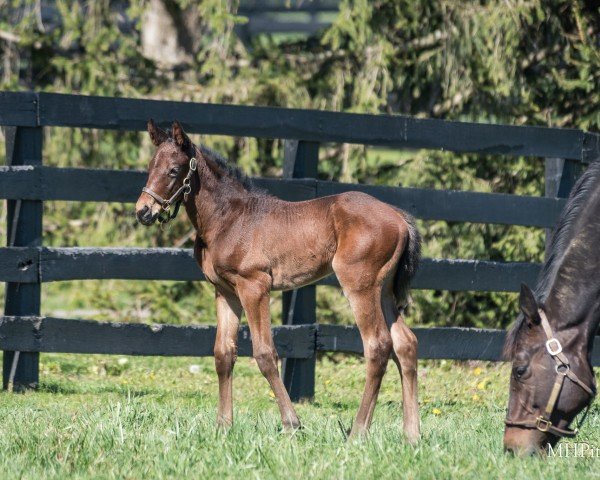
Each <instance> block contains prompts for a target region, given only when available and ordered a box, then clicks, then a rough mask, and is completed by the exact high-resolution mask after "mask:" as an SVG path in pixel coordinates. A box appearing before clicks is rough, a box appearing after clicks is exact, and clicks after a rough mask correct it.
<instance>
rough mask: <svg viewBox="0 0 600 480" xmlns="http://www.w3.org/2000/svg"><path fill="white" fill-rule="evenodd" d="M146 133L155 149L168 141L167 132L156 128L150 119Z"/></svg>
mask: <svg viewBox="0 0 600 480" xmlns="http://www.w3.org/2000/svg"><path fill="white" fill-rule="evenodd" d="M148 133H149V134H150V139H151V140H152V143H153V144H154V145H155V146H157V147H158V146H159V145H160V144H161V143H163V142H166V141H167V140H168V139H169V135H168V134H167V132H165V131H164V130H163V129H162V128H160V127H157V126H156V124H155V123H154V120H152V119H150V120H148Z"/></svg>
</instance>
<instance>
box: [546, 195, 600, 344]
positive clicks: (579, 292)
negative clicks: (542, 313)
mask: <svg viewBox="0 0 600 480" xmlns="http://www.w3.org/2000/svg"><path fill="white" fill-rule="evenodd" d="M599 211H600V185H599V186H598V187H597V188H596V191H594V192H592V193H591V194H590V196H589V197H588V199H587V202H586V205H585V209H584V210H583V211H582V212H581V215H580V217H579V218H578V219H577V224H576V225H575V232H574V234H573V236H572V237H571V238H570V241H569V244H568V246H567V248H566V249H565V251H564V253H563V254H562V258H561V262H560V265H559V266H558V268H557V270H556V276H555V279H554V282H553V284H552V288H551V289H550V291H549V295H548V297H547V299H546V302H545V303H546V308H547V309H548V310H549V311H551V312H552V318H553V320H554V323H555V325H554V327H555V328H556V329H557V330H558V331H560V330H573V331H574V332H576V333H577V337H578V340H577V341H579V342H586V343H587V344H588V345H589V346H590V350H591V346H592V345H593V340H594V336H595V335H596V332H597V331H598V325H599V324H600V275H598V273H597V272H598V264H599V262H600V254H599V253H598V250H599V249H598V245H600V218H599V217H598V214H597V212H599Z"/></svg>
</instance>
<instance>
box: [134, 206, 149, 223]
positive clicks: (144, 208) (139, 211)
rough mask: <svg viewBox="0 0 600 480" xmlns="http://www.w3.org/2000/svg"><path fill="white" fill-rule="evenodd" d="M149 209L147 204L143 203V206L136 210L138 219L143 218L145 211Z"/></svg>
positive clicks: (145, 214)
mask: <svg viewBox="0 0 600 480" xmlns="http://www.w3.org/2000/svg"><path fill="white" fill-rule="evenodd" d="M149 211H150V207H149V206H148V205H144V207H143V208H141V209H140V210H138V211H137V217H138V219H140V220H143V219H144V217H147V216H148V215H147V213H149Z"/></svg>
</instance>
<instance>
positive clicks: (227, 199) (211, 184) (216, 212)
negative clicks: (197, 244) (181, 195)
mask: <svg viewBox="0 0 600 480" xmlns="http://www.w3.org/2000/svg"><path fill="white" fill-rule="evenodd" d="M194 150H195V156H196V159H197V160H198V171H197V174H196V175H194V176H193V177H192V183H191V186H192V194H191V195H190V197H189V198H188V201H187V202H186V203H185V208H186V211H187V214H188V217H189V218H190V220H191V222H192V224H193V225H194V228H195V229H196V232H197V234H198V235H199V236H200V238H201V239H202V240H203V241H204V243H205V244H207V245H210V243H211V242H212V240H213V238H214V236H215V234H216V233H218V232H220V231H221V230H223V227H224V226H225V225H227V224H229V223H230V222H231V221H232V220H233V219H234V218H235V217H237V216H239V215H240V213H241V209H240V208H239V207H240V206H242V205H243V204H244V203H245V202H247V201H248V200H249V199H250V198H251V196H252V195H251V193H250V192H248V191H247V190H246V189H245V188H244V186H243V185H242V184H241V183H240V182H238V181H237V180H236V179H234V178H232V177H231V176H230V175H229V174H228V172H226V171H223V170H222V169H221V167H220V166H219V165H218V164H217V163H216V162H215V161H214V160H212V159H210V158H208V157H207V156H205V155H203V153H202V152H201V151H200V149H199V148H197V147H196V146H194Z"/></svg>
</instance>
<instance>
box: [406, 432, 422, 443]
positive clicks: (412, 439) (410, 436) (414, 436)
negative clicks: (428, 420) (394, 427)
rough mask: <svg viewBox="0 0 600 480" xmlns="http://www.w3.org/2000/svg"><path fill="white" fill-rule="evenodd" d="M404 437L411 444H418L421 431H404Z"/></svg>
mask: <svg viewBox="0 0 600 480" xmlns="http://www.w3.org/2000/svg"><path fill="white" fill-rule="evenodd" d="M404 438H406V442H407V443H408V444H409V445H413V446H414V445H416V444H417V443H419V440H421V435H420V434H419V432H404Z"/></svg>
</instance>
